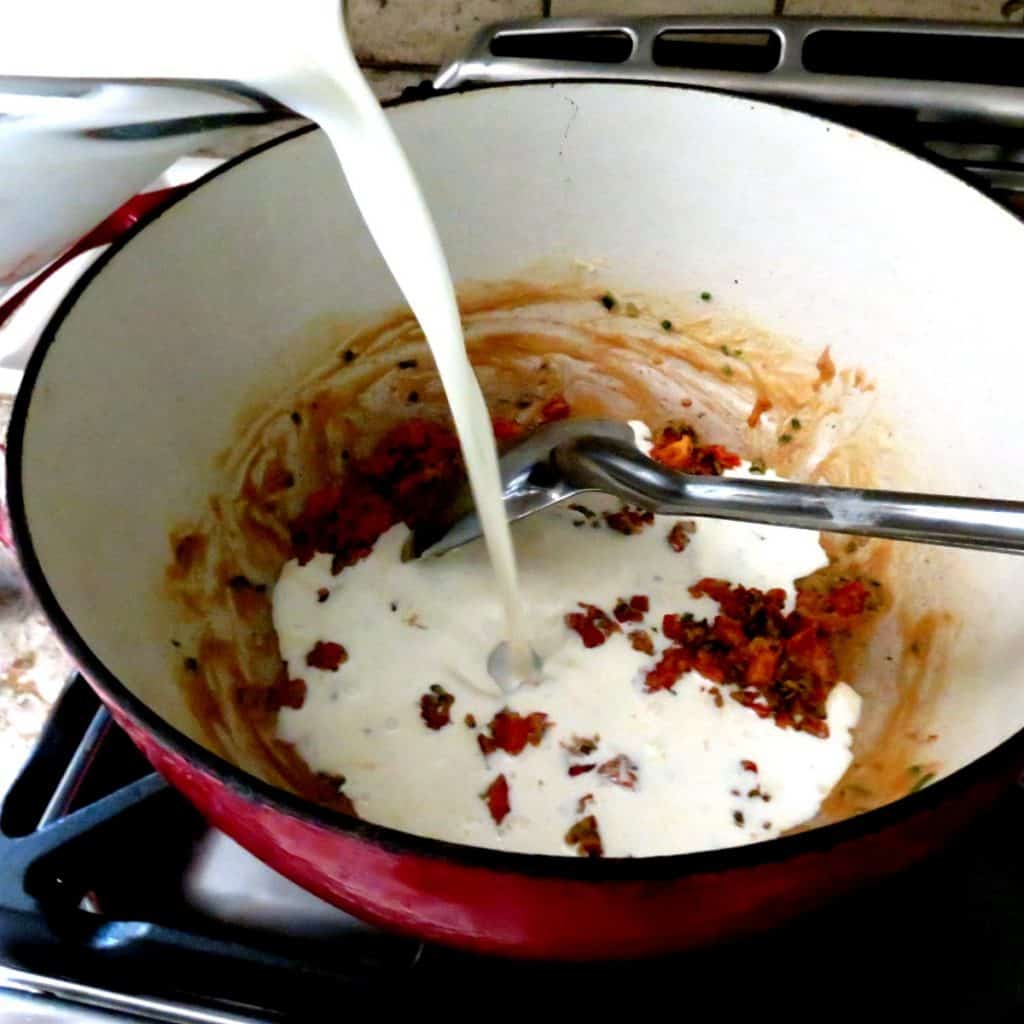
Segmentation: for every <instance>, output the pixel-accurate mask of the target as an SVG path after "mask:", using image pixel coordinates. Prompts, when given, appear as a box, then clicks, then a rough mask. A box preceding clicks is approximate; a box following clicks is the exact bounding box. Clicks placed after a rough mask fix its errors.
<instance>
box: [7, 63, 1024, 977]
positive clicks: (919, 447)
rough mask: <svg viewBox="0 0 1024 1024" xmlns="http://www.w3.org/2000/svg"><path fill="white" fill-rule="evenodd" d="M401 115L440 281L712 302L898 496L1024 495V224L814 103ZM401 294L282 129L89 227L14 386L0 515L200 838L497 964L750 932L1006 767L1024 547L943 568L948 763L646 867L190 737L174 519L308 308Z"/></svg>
mask: <svg viewBox="0 0 1024 1024" xmlns="http://www.w3.org/2000/svg"><path fill="white" fill-rule="evenodd" d="M391 116H392V117H393V120H394V124H395V127H396V129H397V131H398V133H399V135H400V136H401V139H402V141H403V143H404V145H405V146H406V148H407V151H408V153H409V155H410V157H411V159H412V161H413V163H414V165H415V167H416V168H417V171H418V173H419V175H420V177H421V180H422V182H423V186H424V188H425V191H426V193H427V196H428V199H429V201H430V203H431V206H432V208H433V210H434V213H435V216H436V219H437V221H438V226H439V229H440V232H441V235H442V237H443V240H444V243H445V247H446V249H447V252H448V256H449V260H450V263H451V266H452V269H453V272H454V274H455V276H456V278H457V279H473V280H501V279H506V278H512V277H516V276H518V275H522V274H523V273H524V272H525V271H528V270H529V268H530V267H536V265H537V264H538V261H545V263H546V264H547V265H555V264H558V263H559V261H561V262H562V263H563V264H565V265H567V264H568V263H570V262H571V261H572V260H573V259H574V258H580V259H583V260H588V261H591V262H594V263H598V264H600V265H603V266H604V267H605V268H606V273H607V274H608V275H610V276H611V277H613V278H614V280H616V281H618V282H619V283H620V286H621V287H622V288H623V289H627V288H640V289H642V290H643V291H646V292H653V293H655V294H665V295H673V294H678V293H679V292H680V291H693V290H694V289H697V290H704V289H706V290H708V291H711V292H712V293H714V295H715V297H716V301H717V302H721V303H722V304H723V305H725V306H727V307H730V308H735V309H737V310H741V311H743V312H744V313H746V314H747V315H749V316H750V317H751V318H753V319H754V320H755V321H756V322H757V323H759V324H760V325H762V326H764V327H767V328H769V329H772V330H778V331H782V332H784V333H786V334H788V335H791V336H793V337H795V338H798V339H802V340H804V341H805V342H806V343H807V344H808V345H811V346H814V347H815V349H820V348H823V347H824V346H825V345H829V346H831V350H832V354H833V357H834V359H835V361H836V362H837V363H838V364H840V365H860V366H863V367H865V368H866V369H867V370H868V371H869V372H870V373H871V374H872V376H873V377H874V378H875V379H876V380H877V382H878V394H879V396H880V400H884V404H885V411H886V414H887V416H888V417H889V418H890V420H891V422H892V424H893V428H894V436H895V437H896V438H897V439H898V441H899V443H900V445H901V446H903V447H905V448H906V449H907V450H908V451H911V452H913V453H915V454H916V456H917V465H918V466H919V468H920V469H921V473H920V478H919V479H916V480H914V481H913V482H914V483H921V482H922V481H923V482H924V483H925V484H926V485H928V486H931V487H933V488H934V489H940V488H949V489H950V490H953V491H959V492H961V493H965V494H970V495H978V496H982V495H987V496H1004V497H1016V498H1021V497H1024V493H1021V491H1020V485H1019V483H1018V481H1020V480H1021V479H1024V448H1022V447H1021V446H1020V445H1019V444H1018V443H1017V442H1018V440H1019V437H1020V427H1021V424H1022V414H1021V402H1020V380H1021V379H1022V373H1024V345H1021V343H1020V342H1021V338H1020V328H1019V326H1018V325H1019V323H1020V304H1019V297H1020V278H1019V274H1020V267H1022V266H1024V226H1022V225H1021V224H1020V223H1018V222H1017V221H1016V220H1015V219H1014V218H1013V217H1011V216H1010V215H1009V214H1008V213H1006V212H1005V211H1003V210H1002V209H1001V208H999V207H998V206H997V205H995V204H994V203H992V202H991V201H989V200H988V199H987V198H986V197H985V196H983V195H981V194H980V193H979V192H977V191H975V190H973V189H972V188H970V187H968V186H967V185H965V184H963V183H961V182H960V181H958V180H956V179H955V178H953V177H951V176H950V175H948V174H946V173H945V172H943V171H941V170H939V169H937V168H935V167H933V166H931V165H929V164H927V163H925V162H922V161H920V160H918V159H916V158H914V157H912V156H909V155H907V154H905V153H903V152H901V151H899V150H898V149H895V148H893V147H891V146H889V145H887V144H884V143H881V142H879V141H876V140H874V139H872V138H869V137H867V136H864V135H861V134H858V133H857V132H854V131H850V130H849V129H846V128H843V127H839V126H837V125H833V124H829V123H828V122H826V121H822V120H819V119H816V118H813V117H810V116H807V115H804V114H801V113H795V112H792V111H789V110H786V109H782V108H779V107H774V106H771V105H767V104H764V103H758V102H751V101H749V100H746V99H740V98H735V97H730V96H724V95H716V94H710V93H703V92H699V91H694V90H690V89H684V88H674V87H669V86H654V85H644V84H608V83H604V84H601V83H586V82H580V83H573V84H532V85H518V86H505V87H497V88H491V89H486V90H481V91H476V92H471V93H465V94H458V95H445V96H440V97H436V98H431V99H429V100H425V101H416V102H410V103H407V104H405V105H400V106H398V107H396V108H393V109H392V111H391ZM398 303H399V296H398V294H397V292H396V291H395V289H394V286H393V285H392V283H391V281H390V279H389V276H388V274H387V273H386V271H385V268H384V267H383V265H382V263H381V261H380V259H379V257H378V256H377V255H376V253H375V251H374V249H373V246H372V243H371V241H370V239H369V238H368V236H367V234H366V232H365V230H364V228H363V227H362V225H361V222H360V220H359V217H358V214H357V212H356V210H355V207H354V205H353V203H352V202H351V199H350V197H349V195H348V193H347V190H346V189H345V187H344V185H343V183H342V181H341V179H340V177H339V174H338V171H337V165H336V163H335V161H334V157H333V155H332V154H331V153H330V151H329V150H328V148H327V146H326V144H325V142H324V140H323V138H322V137H321V135H320V134H319V133H318V132H315V131H307V132H300V133H299V134H297V135H294V136H292V137H289V138H287V139H285V140H284V141H281V142H278V143H275V144H273V145H270V146H266V147H263V148H262V149H260V150H256V151H254V152H252V153H250V154H247V155H246V156H245V157H243V158H242V159H240V160H237V161H235V162H234V163H233V164H231V165H230V166H228V167H227V168H226V169H224V170H222V171H220V172H217V173H215V174H214V175H212V176H210V177H208V178H207V179H205V180H203V181H202V182H201V183H200V184H199V185H198V186H197V187H195V188H194V189H192V190H191V192H190V193H189V194H187V195H186V196H185V197H184V198H181V199H179V200H177V201H175V202H173V203H172V204H171V205H170V206H169V207H167V208H164V209H162V210H161V211H159V212H158V213H156V214H155V215H152V216H150V217H149V218H148V219H147V220H146V221H144V222H143V223H142V224H140V226H139V228H138V229H137V230H135V231H134V233H132V234H131V235H130V236H129V237H128V238H127V239H126V240H125V241H123V242H121V243H120V244H118V245H116V246H115V247H114V248H112V249H111V250H110V251H109V252H108V253H107V254H106V256H105V257H104V258H103V259H101V260H100V261H99V263H98V264H96V265H94V267H93V268H92V269H91V270H90V271H89V272H88V274H87V275H86V277H85V278H84V279H83V280H82V281H81V282H80V284H79V285H78V286H77V287H76V288H75V290H74V292H73V293H72V294H71V295H70V296H69V297H68V299H67V300H66V301H65V303H64V304H63V306H62V307H61V309H60V310H59V312H58V313H57V315H56V316H55V317H54V319H53V321H52V322H51V323H50V325H49V327H48V329H47V331H46V333H45V336H44V338H43V340H42V341H41V343H40V344H39V346H38V348H37V350H36V351H35V353H34V356H33V358H32V361H31V364H30V366H29V368H28V371H27V374H26V377H25V381H24V386H23V388H22V390H21V392H20V394H19V396H18V400H17V405H16V409H15V413H14V420H13V424H12V426H11V430H10V438H9V450H8V464H9V485H10V512H11V516H12V521H13V528H14V532H15V537H16V541H17V545H18V549H19V552H20V555H21V558H22V560H23V562H24V565H25V567H26V569H27V572H28V575H29V577H30V579H31V582H32V585H33V587H34V588H35V591H36V593H37V594H38V596H39V599H40V600H41V602H42V604H43V607H44V608H45V610H46V612H47V614H48V616H49V617H50V619H51V620H52V622H53V624H54V626H55V627H56V629H57V631H58V632H59V634H60V636H61V638H62V639H63V642H64V643H65V644H66V645H67V647H68V648H69V650H70V651H71V652H72V654H73V655H74V657H75V658H76V659H77V660H78V662H79V664H80V665H81V667H82V670H83V672H84V673H85V674H86V676H87V677H88V679H89V680H90V682H91V684H92V685H93V686H94V687H95V689H96V691H97V692H98V693H99V695H100V697H101V698H102V699H103V701H104V702H105V703H106V704H107V706H108V707H109V708H110V709H111V711H112V713H113V714H114V716H115V717H116V719H117V721H118V722H119V723H120V724H121V725H122V726H123V727H124V728H125V729H126V730H127V731H128V733H129V734H130V735H131V736H132V738H133V739H134V740H135V742H136V743H137V744H138V745H139V747H140V748H141V749H142V750H143V751H144V752H145V754H146V755H147V757H148V758H149V759H150V760H151V761H152V763H153V764H154V765H155V766H156V768H157V769H158V770H159V771H160V772H162V773H163V774H164V775H165V776H166V777H167V778H168V779H169V780H170V781H171V782H172V783H173V784H174V785H175V786H177V787H178V788H179V789H180V790H181V791H182V792H183V793H184V794H186V795H187V796H188V797H189V799H190V800H192V801H193V802H194V803H195V804H196V806H198V807H199V808H200V810H201V811H202V812H203V813H204V814H205V815H206V816H207V817H208V818H209V820H210V821H211V822H212V823H213V824H214V825H216V826H217V827H218V828H220V829H222V830H223V831H224V832H226V833H228V834H229V835H231V836H233V837H234V838H235V839H237V840H238V841H239V842H240V843H242V844H243V845H244V846H246V847H247V848H248V849H250V850H251V851H252V852H253V853H255V854H256V855H257V856H259V857H260V858H262V859H263V860H265V861H266V862H267V863H268V864H270V865H271V866H273V867H274V868H276V869H277V870H279V871H280V872H281V873H283V874H284V875H286V876H288V877H289V878H291V879H293V880H294V881H296V882H298V883H299V884H300V885H302V886H304V887H306V888H307V889H309V890H310V891H312V892H314V893H316V894H317V895H319V896H321V897H323V898H324V899H327V900H330V901H331V902H333V903H336V904H337V905H339V906H341V907H344V908H345V909H346V910H349V911H351V912H353V913H355V914H357V915H359V916H361V917H363V918H366V919H368V920H370V921H373V922H376V923H378V924H382V925H385V926H388V927H392V928H396V929H400V930H402V931H405V932H409V933H413V934H416V935H420V936H423V937H425V938H428V939H433V940H437V941H441V942H446V943H450V944H453V945H458V946H462V947H467V948H472V949H476V950H483V951H492V952H501V953H506V954H514V955H520V956H543V957H565V958H587V957H611V956H635V955H642V954H653V953H657V952H660V951H666V950H672V949H679V948H684V947H689V946H694V945H698V944H703V943H707V942H710V941H713V940H719V939H723V938H727V937H729V936H732V935H735V934H738V933H741V932H746V931H751V930H754V929H758V928H764V927H768V926H770V925H772V924H773V923H776V922H779V921H781V920H783V919H785V918H786V917H789V916H791V915H793V914H795V913H797V912H798V911H800V910H801V909H805V908H809V907H811V906H813V905H815V904H818V903H820V902H821V901H823V900H825V899H827V898H828V897H830V896H831V895H833V894H837V893H839V892H842V891H845V890H848V889H850V888H851V887H853V886H854V885H856V884H858V883H861V882H863V881H864V880H866V879H868V878H871V877H875V876H878V875H881V874H883V873H886V872H891V871H894V870H897V869H900V868H903V867H905V866H907V865H908V864H910V863H912V862H913V861H915V860H916V859H918V858H920V857H921V856H923V855H924V854H925V853H926V852H927V851H928V850H930V849H931V848H933V847H935V846H936V845H938V844H941V843H942V842H943V841H944V840H945V839H946V838H947V837H948V836H949V835H950V834H951V833H952V832H953V831H954V830H955V829H957V828H958V827H960V826H961V825H962V824H964V823H965V822H966V821H967V820H969V819H970V818H971V816H972V815H973V814H974V813H975V812H976V811H977V809H978V808H979V807H981V806H983V805H984V804H985V803H986V802H987V801H988V799H989V798H990V797H991V796H992V795H993V794H995V793H996V792H998V790H999V789H1000V788H1001V787H1003V786H1004V785H1005V784H1006V782H1007V781H1008V780H1009V779H1010V778H1011V777H1012V775H1013V773H1014V772H1015V771H1016V769H1017V768H1018V766H1019V765H1020V764H1021V763H1022V761H1024V732H1022V731H1021V729H1022V725H1024V657H1022V654H1024V639H1022V637H1021V633H1020V630H1019V628H1018V614H1017V602H1018V596H1017V595H1019V594H1020V593H1021V592H1022V589H1024V561H1020V560H1016V559H1014V558H1013V557H1012V556H1000V555H988V554H967V553H961V554H956V555H955V556H953V555H950V556H949V560H948V562H946V563H944V564H945V565H947V566H948V568H947V569H946V570H945V572H946V575H945V577H944V580H945V583H946V585H947V586H948V587H949V589H950V590H951V591H955V592H956V593H957V595H958V597H959V599H961V603H962V604H963V606H964V608H965V611H964V613H963V617H962V621H961V624H960V630H959V633H958V638H959V639H958V642H957V644H956V647H955V650H954V656H953V662H952V663H951V664H950V666H949V675H950V685H949V686H948V687H947V690H946V692H945V694H944V695H943V697H942V698H941V699H940V700H939V701H938V703H937V705H936V707H935V709H934V718H933V719H932V720H930V722H929V728H930V729H931V730H932V731H933V732H934V733H937V734H938V735H939V740H938V741H936V743H935V746H934V751H933V756H934V757H935V758H936V760H937V761H938V762H939V763H940V764H941V765H942V769H941V771H940V775H941V777H940V778H939V779H938V781H936V782H935V784H933V785H931V786H930V787H927V788H925V789H924V790H922V791H921V792H918V793H915V794H912V795H909V796H907V797H905V798H903V799H901V800H899V801H897V802H896V803H894V804H890V805H889V806H887V807H884V808H882V809H880V810H877V811H874V812H871V813H868V814H865V815H862V816H859V817H857V818H855V819H852V820H848V821H845V822H842V823H839V824H836V825H832V826H829V827H827V828H823V829H820V830H816V831H813V832H809V833H805V834H801V835H796V836H791V837H787V838H783V839H777V840H772V841H768V842H764V843H759V844H756V845H753V846H748V847H743V848H736V849H728V850H722V851H717V852H708V853H698V854H689V855H684V856H677V857H658V858H652V859H636V860H611V859H607V860H599V861H589V860H584V859H578V858H558V857H541V856H527V855H515V854H505V853H497V852H493V851H487V850H480V849H474V848H469V847H464V846H459V845H454V844H448V843H443V842H438V841H433V840H428V839H422V838H417V837H415V836H410V835H407V834H404V833H401V832H397V831H394V830H390V829H387V828H383V827H380V826H377V825H373V824H369V823H367V822H362V821H358V820H356V819H354V818H350V817H347V816H345V815H343V814H340V813H334V812H331V811H328V810H324V809H322V808H319V807H316V806H313V805H311V804H309V803H306V802H304V801H302V800H301V799H299V798H297V797H295V796H293V795H291V794H289V793H287V792H284V791H282V790H279V789H276V788H274V787H272V786H270V785H268V784H266V783H264V782H262V781H260V780H259V779H257V778H255V777H253V776H251V775H249V774H247V773H245V772H243V771H242V770H240V769H239V768H237V767H235V766H233V765H231V764H229V763H227V762H226V761H224V760H222V759H220V758H219V757H217V756H215V755H214V754H212V753H211V752H209V751H208V750H207V749H205V748H204V747H203V746H202V744H201V743H200V742H199V741H198V740H197V737H199V736H200V735H201V730H200V728H199V726H198V724H197V723H196V722H195V721H194V720H193V719H192V716H191V714H190V712H189V711H188V709H187V708H186V706H185V704H184V702H183V701H182V699H181V696H180V693H179V690H178V687H177V685H176V683H175V671H176V668H177V665H178V659H179V657H180V655H179V652H176V651H174V650H173V649H172V648H171V647H170V645H169V644H168V641H167V638H168V625H167V620H166V615H167V612H166V609H165V608H163V607H162V604H161V600H160V597H159V590H160V581H161V579H162V574H163V572H164V569H165V565H166V562H167V559H168V551H169V547H168V536H167V535H168V530H169V528H170V527H171V526H172V525H174V524H175V523H178V522H180V521H182V520H184V519H187V518H188V517H189V516H190V515H193V514H194V513H195V512H196V510H197V509H199V508H201V507H202V504H203V501H204V499H205V496H206V495H207V494H208V493H210V491H211V490H212V489H213V487H214V485H215V476H214V468H213V465H212V460H213V457H214V455H215V454H216V453H217V452H218V451H219V450H221V449H222V448H223V447H224V446H225V444H226V443H227V441H228V439H229V438H230V436H231V427H232V421H233V418H234V416H235V415H236V413H237V412H238V410H239V409H240V407H241V406H242V404H243V403H244V402H245V401H246V400H247V398H248V397H249V396H250V395H251V389H252V386H253V379H254V375H262V377H263V379H266V378H267V375H268V374H270V375H272V372H273V368H274V367H275V366H287V364H288V357H289V346H290V345H291V344H292V343H293V341H294V339H295V338H296V337H297V336H298V335H299V334H301V332H302V331H303V329H304V328H305V327H306V326H307V325H308V324H309V322H310V321H311V320H315V319H316V318H318V317H321V316H323V315H342V316H344V317H345V318H347V319H351V320H364V319H370V318H372V317H373V316H374V315H377V314H380V313H382V312H385V311H387V310H389V309H391V308H393V307H394V306H396V305H397V304H398ZM910 482H911V481H910V480H908V481H907V483H910ZM908 585H909V584H908ZM928 597H929V595H924V594H923V595H921V599H922V602H924V601H925V600H926V599H927V598H928Z"/></svg>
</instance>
